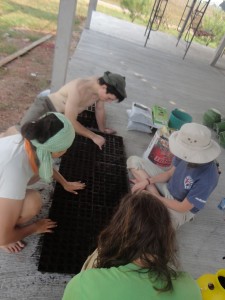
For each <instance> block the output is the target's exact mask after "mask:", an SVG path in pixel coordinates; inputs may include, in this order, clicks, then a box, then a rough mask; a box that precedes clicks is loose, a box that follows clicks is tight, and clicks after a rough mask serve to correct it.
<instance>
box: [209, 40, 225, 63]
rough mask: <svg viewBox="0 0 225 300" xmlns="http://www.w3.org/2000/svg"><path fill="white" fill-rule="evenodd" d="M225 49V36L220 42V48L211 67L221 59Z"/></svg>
mask: <svg viewBox="0 0 225 300" xmlns="http://www.w3.org/2000/svg"><path fill="white" fill-rule="evenodd" d="M224 48H225V35H224V36H223V38H222V40H221V41H220V44H219V46H218V47H217V49H216V51H215V55H214V57H213V60H212V62H211V64H210V66H212V67H214V66H215V64H216V62H217V60H218V59H219V58H220V56H221V55H222V54H223V50H224Z"/></svg>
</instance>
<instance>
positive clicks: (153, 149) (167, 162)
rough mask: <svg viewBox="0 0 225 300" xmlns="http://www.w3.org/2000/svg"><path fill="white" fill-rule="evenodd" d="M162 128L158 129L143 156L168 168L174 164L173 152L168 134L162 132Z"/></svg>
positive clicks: (161, 166)
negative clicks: (170, 148)
mask: <svg viewBox="0 0 225 300" xmlns="http://www.w3.org/2000/svg"><path fill="white" fill-rule="evenodd" d="M162 129H163V128H162ZM162 129H159V130H157V131H156V133H155V135H154V136H153V138H152V140H151V142H150V144H149V146H148V148H147V149H146V151H145V152H144V154H143V158H145V159H149V160H150V161H151V162H153V163H154V164H155V165H157V166H159V167H160V168H168V167H170V166H171V164H172V159H173V154H172V153H171V152H170V150H169V140H168V136H165V135H163V134H162Z"/></svg>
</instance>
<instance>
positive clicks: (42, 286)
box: [0, 12, 225, 300]
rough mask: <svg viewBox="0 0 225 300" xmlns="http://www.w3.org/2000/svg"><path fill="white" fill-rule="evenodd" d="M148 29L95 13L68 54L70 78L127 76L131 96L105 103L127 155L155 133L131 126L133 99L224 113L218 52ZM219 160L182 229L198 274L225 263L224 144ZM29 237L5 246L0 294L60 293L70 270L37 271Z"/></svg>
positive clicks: (195, 113)
mask: <svg viewBox="0 0 225 300" xmlns="http://www.w3.org/2000/svg"><path fill="white" fill-rule="evenodd" d="M144 31H145V28H144V27H141V26H137V25H134V24H131V23H128V22H124V21H121V20H118V19H115V18H112V17H109V16H105V15H103V14H100V13H98V12H95V13H94V14H93V18H92V23H91V30H85V31H84V32H83V34H82V36H81V40H80V42H79V45H78V47H77V49H76V51H75V53H74V55H73V57H72V58H71V60H70V65H69V70H68V77H67V81H69V80H71V79H73V78H75V77H86V76H89V75H102V74H103V72H104V71H106V70H109V71H111V72H115V73H120V74H121V75H123V76H126V81H127V94H128V98H127V99H126V100H125V101H124V102H122V103H121V104H111V105H108V106H107V107H106V110H107V125H108V126H111V127H113V128H115V129H116V130H117V131H118V134H119V135H121V136H123V138H124V142H125V146H126V153H127V156H129V155H132V154H137V155H140V156H141V155H142V154H143V152H144V151H145V149H146V148H147V146H148V144H149V142H150V140H151V138H152V135H150V134H146V133H140V132H136V131H127V128H126V126H127V113H126V110H127V109H129V108H131V105H132V102H140V103H143V104H146V105H148V106H150V107H151V106H152V105H154V104H159V105H162V106H165V107H167V109H168V111H171V110H172V109H174V108H175V107H176V108H182V109H184V110H185V111H186V112H188V113H189V114H191V115H192V117H193V120H194V121H195V122H199V123H201V121H202V115H203V113H204V112H205V111H206V110H207V109H208V108H211V107H215V108H217V109H219V110H220V111H221V113H222V114H223V115H225V109H224V89H225V88H224V86H225V84H224V81H225V60H224V58H223V59H220V60H219V62H218V63H217V66H216V68H212V67H210V65H209V64H210V61H211V60H212V57H213V53H214V51H215V50H212V49H210V48H207V47H204V46H199V45H197V44H193V45H192V46H191V48H190V49H189V52H188V54H187V56H186V58H185V60H183V59H182V57H183V54H184V49H185V45H184V43H183V42H182V41H181V42H180V44H179V46H178V47H176V38H175V37H172V36H168V35H166V34H163V33H160V32H152V33H151V37H150V40H149V41H148V45H147V47H146V48H144V47H143V45H144V42H145V37H144ZM212 134H213V136H215V134H214V132H212ZM219 162H220V164H221V169H222V171H223V173H222V175H221V178H220V182H219V185H218V187H217V189H216V190H215V191H214V193H213V194H212V195H211V197H210V200H209V201H208V203H207V206H206V208H205V209H204V210H203V211H202V212H201V213H200V214H199V215H198V217H197V218H196V219H195V220H194V221H193V222H191V223H189V224H185V225H184V226H183V227H182V228H181V229H180V230H179V231H178V241H179V245H180V258H181V264H182V267H183V268H184V269H185V270H186V271H188V272H190V273H191V274H192V276H193V277H194V278H197V277H198V276H200V275H202V274H204V273H215V272H216V271H217V270H218V269H220V268H225V261H224V260H223V256H225V250H224V249H225V221H224V216H223V214H222V213H221V212H220V211H219V210H218V209H217V205H218V203H219V202H220V200H221V198H222V197H224V196H225V189H224V186H223V184H224V176H225V175H224V174H225V159H224V149H223V150H222V154H221V156H220V157H219ZM38 188H40V189H44V190H43V191H42V193H43V200H44V208H43V210H42V216H47V213H48V208H49V206H50V200H49V198H50V194H51V190H52V189H51V187H50V186H45V185H38ZM26 241H27V243H28V245H27V247H26V249H25V250H24V251H22V252H21V253H19V254H17V255H9V254H6V253H3V252H0V299H1V300H9V299H10V300H13V299H24V300H25V299H26V300H27V299H34V300H36V299H40V300H45V299H46V300H47V299H48V300H53V299H54V300H55V299H61V297H62V294H63V290H64V287H65V284H66V282H67V281H68V280H69V279H70V277H71V276H69V275H62V274H48V273H45V274H42V273H40V272H38V271H37V264H38V257H39V244H38V241H39V236H34V237H29V238H27V239H26ZM61 246H62V247H63V245H61Z"/></svg>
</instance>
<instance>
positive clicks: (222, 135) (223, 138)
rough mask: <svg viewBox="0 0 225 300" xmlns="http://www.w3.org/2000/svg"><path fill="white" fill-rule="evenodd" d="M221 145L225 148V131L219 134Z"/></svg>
mask: <svg viewBox="0 0 225 300" xmlns="http://www.w3.org/2000/svg"><path fill="white" fill-rule="evenodd" d="M219 143H220V145H221V146H222V147H223V148H225V131H221V132H220V133H219Z"/></svg>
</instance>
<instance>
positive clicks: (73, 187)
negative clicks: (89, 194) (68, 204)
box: [63, 181, 86, 195]
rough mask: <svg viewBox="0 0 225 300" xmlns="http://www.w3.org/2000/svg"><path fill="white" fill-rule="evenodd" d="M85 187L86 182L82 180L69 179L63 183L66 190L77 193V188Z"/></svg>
mask: <svg viewBox="0 0 225 300" xmlns="http://www.w3.org/2000/svg"><path fill="white" fill-rule="evenodd" d="M85 187H86V184H85V183H82V182H80V181H74V182H70V181H67V182H66V183H64V185H63V188H64V190H66V191H67V192H70V193H73V194H75V195H77V194H78V193H77V192H76V191H77V190H83V189H84V188H85Z"/></svg>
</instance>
